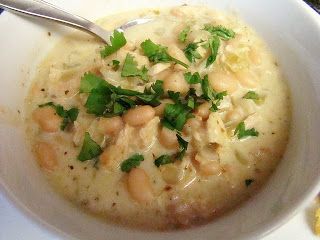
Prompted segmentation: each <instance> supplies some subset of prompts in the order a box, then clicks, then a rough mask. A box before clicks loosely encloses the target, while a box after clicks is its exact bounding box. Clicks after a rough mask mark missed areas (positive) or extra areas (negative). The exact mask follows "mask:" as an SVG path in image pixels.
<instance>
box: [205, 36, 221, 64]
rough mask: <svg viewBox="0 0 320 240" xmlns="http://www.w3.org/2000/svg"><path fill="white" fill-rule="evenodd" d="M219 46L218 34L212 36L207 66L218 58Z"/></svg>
mask: <svg viewBox="0 0 320 240" xmlns="http://www.w3.org/2000/svg"><path fill="white" fill-rule="evenodd" d="M219 47H220V39H219V38H218V37H217V36H212V37H211V38H210V39H209V49H210V56H209V57H208V58H207V63H206V67H209V66H210V65H211V64H212V63H214V61H215V60H216V59H217V55H218V50H219Z"/></svg>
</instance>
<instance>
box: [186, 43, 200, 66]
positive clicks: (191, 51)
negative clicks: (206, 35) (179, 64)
mask: <svg viewBox="0 0 320 240" xmlns="http://www.w3.org/2000/svg"><path fill="white" fill-rule="evenodd" d="M197 48H198V43H189V44H188V45H187V47H186V48H185V49H184V50H183V52H184V55H185V56H186V58H187V59H188V60H189V62H191V63H193V62H195V61H196V59H200V58H201V55H200V54H199V53H198V52H197Z"/></svg>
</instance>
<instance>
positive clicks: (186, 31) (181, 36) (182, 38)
mask: <svg viewBox="0 0 320 240" xmlns="http://www.w3.org/2000/svg"><path fill="white" fill-rule="evenodd" d="M189 33H190V26H188V27H186V28H184V29H183V30H182V31H181V32H180V33H179V37H178V39H179V41H180V42H183V43H184V42H185V41H186V40H187V37H188V34H189Z"/></svg>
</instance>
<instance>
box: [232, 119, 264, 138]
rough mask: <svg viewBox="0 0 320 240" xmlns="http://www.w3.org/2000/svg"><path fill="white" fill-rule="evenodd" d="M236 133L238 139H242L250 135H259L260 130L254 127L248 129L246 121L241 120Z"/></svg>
mask: <svg viewBox="0 0 320 240" xmlns="http://www.w3.org/2000/svg"><path fill="white" fill-rule="evenodd" d="M234 135H237V136H238V139H242V138H245V137H249V136H252V137H258V136H259V132H258V131H257V130H256V129H254V128H251V129H246V127H245V125H244V122H240V123H239V124H238V126H237V127H236V129H235V131H234Z"/></svg>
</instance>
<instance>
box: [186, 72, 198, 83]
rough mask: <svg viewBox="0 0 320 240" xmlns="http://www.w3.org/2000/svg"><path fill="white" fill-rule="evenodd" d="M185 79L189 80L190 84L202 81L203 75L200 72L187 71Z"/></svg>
mask: <svg viewBox="0 0 320 240" xmlns="http://www.w3.org/2000/svg"><path fill="white" fill-rule="evenodd" d="M184 79H185V80H186V81H187V83H189V84H197V83H201V77H200V74H199V73H198V72H195V73H194V74H192V73H191V72H187V73H185V74H184Z"/></svg>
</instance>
